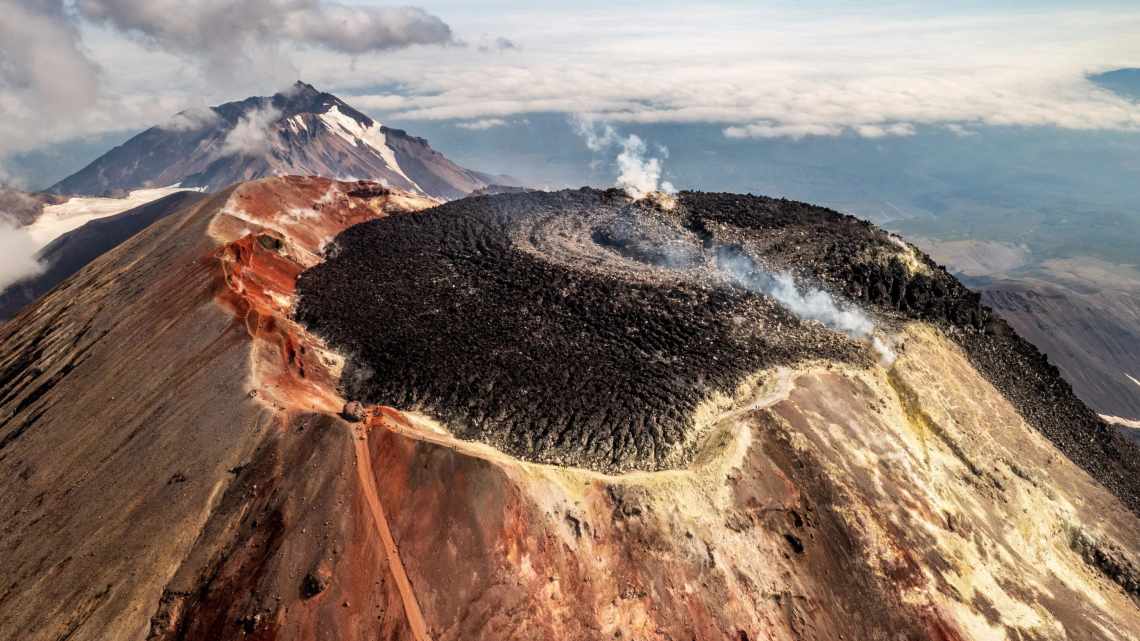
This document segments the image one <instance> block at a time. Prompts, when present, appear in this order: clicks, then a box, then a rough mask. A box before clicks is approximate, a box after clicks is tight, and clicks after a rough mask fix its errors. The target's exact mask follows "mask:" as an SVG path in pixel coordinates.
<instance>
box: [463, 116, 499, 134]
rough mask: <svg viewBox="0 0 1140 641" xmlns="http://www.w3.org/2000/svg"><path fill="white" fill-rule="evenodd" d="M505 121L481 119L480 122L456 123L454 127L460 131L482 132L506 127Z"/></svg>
mask: <svg viewBox="0 0 1140 641" xmlns="http://www.w3.org/2000/svg"><path fill="white" fill-rule="evenodd" d="M507 124H508V123H507V120H506V119H504V118H483V119H481V120H470V121H467V122H460V123H456V125H455V126H456V127H459V128H460V129H468V130H471V131H482V130H484V129H493V128H495V127H505V126H507Z"/></svg>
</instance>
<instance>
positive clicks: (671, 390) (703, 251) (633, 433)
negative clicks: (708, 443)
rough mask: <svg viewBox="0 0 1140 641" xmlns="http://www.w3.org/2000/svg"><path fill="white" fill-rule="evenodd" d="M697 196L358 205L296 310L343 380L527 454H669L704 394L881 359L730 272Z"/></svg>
mask: <svg viewBox="0 0 1140 641" xmlns="http://www.w3.org/2000/svg"><path fill="white" fill-rule="evenodd" d="M706 198H715V196H712V195H705V194H695V193H686V194H683V195H681V196H680V199H679V200H678V201H672V202H669V203H666V204H665V205H663V204H662V203H661V202H658V201H654V200H649V199H646V200H640V201H631V200H630V199H629V198H628V197H626V196H625V195H624V194H623V193H621V192H618V191H614V190H611V191H598V190H591V189H582V190H568V191H561V192H554V193H547V192H531V193H510V194H501V195H496V196H485V197H476V198H468V199H465V200H462V201H456V202H452V203H448V204H445V205H442V206H439V207H436V208H433V209H431V210H427V211H424V212H421V213H418V214H415V215H406V216H393V217H389V218H385V219H380V220H374V221H369V222H366V223H363V224H360V225H357V226H354V227H352V228H350V229H348V230H346V231H345V232H343V233H342V234H341V235H340V236H338V237H337V239H336V241H335V243H334V244H333V246H332V248H331V250H330V251H329V252H328V256H327V259H326V261H325V262H323V263H321V264H320V265H317V266H315V267H313V268H311V269H309V270H307V271H306V272H304V273H303V274H302V275H301V277H300V279H299V281H298V293H299V296H300V298H299V301H298V304H297V307H296V311H295V315H296V318H297V319H298V320H299V321H300V322H302V323H303V324H305V325H307V326H308V327H309V328H310V330H312V331H314V332H316V333H317V334H318V335H320V336H322V337H323V338H325V339H326V340H327V341H328V342H329V343H330V344H331V345H332V346H333V347H335V348H337V349H339V350H341V351H343V352H344V353H346V354H348V355H350V358H349V363H348V365H347V366H346V369H345V373H344V375H343V377H342V381H341V384H342V388H343V390H344V393H345V396H346V397H348V398H353V399H359V400H362V401H364V402H367V403H373V404H382V405H390V406H393V407H397V408H400V409H408V410H410V409H414V410H421V411H424V412H425V413H428V414H430V415H432V416H435V417H437V418H439V419H441V420H442V421H443V422H444V423H445V424H446V425H447V426H448V427H449V428H450V429H452V430H453V431H454V432H455V433H456V434H457V435H458V436H460V437H462V438H466V439H475V440H480V441H483V442H486V443H488V444H491V445H493V446H495V447H498V448H500V449H503V450H505V451H507V452H509V453H511V454H514V455H516V456H519V457H520V458H524V459H527V460H531V461H537V462H545V463H556V464H561V465H574V466H582V467H589V468H593V469H599V470H603V471H622V470H630V469H643V470H654V469H664V468H671V467H677V466H681V465H684V464H685V463H687V461H688V460H689V459H690V458H691V456H692V454H693V450H694V447H693V445H694V443H695V441H696V439H697V437H698V436H699V434H700V432H701V427H702V425H701V424H700V422H699V421H698V419H697V418H696V417H697V416H698V415H700V412H699V409H700V407H701V405H702V403H705V402H708V401H710V399H713V398H714V397H715V396H716V395H717V394H727V395H730V394H732V393H733V392H734V391H735V390H737V388H738V387H739V386H740V385H741V384H742V383H743V382H745V381H746V380H747V379H748V378H749V376H750V375H753V374H755V373H757V372H759V371H761V370H764V369H766V368H770V367H774V366H778V365H784V364H790V363H794V362H801V361H806V360H815V359H826V360H829V361H833V362H842V363H853V364H854V363H858V364H861V365H866V366H869V365H871V364H872V363H873V358H874V357H873V355H872V353H871V351H870V349H869V348H868V347H867V346H866V345H865V344H864V343H862V342H860V341H856V340H852V339H850V338H848V337H847V336H845V335H843V334H841V333H838V332H835V331H831V330H829V329H826V328H824V327H823V326H821V325H819V324H818V323H811V322H804V321H801V320H799V319H798V318H797V317H796V316H795V315H793V314H792V313H791V312H790V311H788V310H787V309H786V308H784V307H783V306H781V305H780V304H778V303H776V302H775V301H774V300H772V299H770V298H768V297H766V296H763V295H759V294H756V293H753V292H750V291H747V290H746V289H743V288H741V287H737V286H734V285H733V284H731V283H729V282H726V281H725V279H724V278H723V276H722V275H720V274H719V272H718V270H717V269H716V265H715V252H710V251H708V248H709V247H710V246H713V245H714V244H717V243H718V242H719V241H717V240H716V239H714V238H713V236H714V235H715V234H714V233H712V232H710V231H708V229H707V227H709V225H710V221H709V220H708V219H707V218H705V217H702V216H700V215H697V214H694V213H693V211H694V210H695V207H694V206H693V205H694V204H695V203H699V202H700V201H701V200H702V199H706ZM766 202H768V201H767V200H764V199H755V202H753V203H752V204H753V206H754V207H758V206H761V205H763V204H764V203H766ZM719 210H720V209H719V208H718V211H719ZM735 232H736V233H737V234H738V236H740V237H739V238H738V239H737V240H738V241H743V240H747V238H748V236H749V230H748V229H747V228H740V229H736V230H735ZM756 240H760V239H759V237H757V238H756ZM718 246H719V245H718ZM732 247H734V248H737V249H738V250H739V251H746V249H745V248H744V246H743V245H741V244H740V243H739V242H738V243H737V244H734V245H732ZM894 249H895V251H897V248H894Z"/></svg>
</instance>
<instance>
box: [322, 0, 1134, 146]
mask: <svg viewBox="0 0 1140 641" xmlns="http://www.w3.org/2000/svg"><path fill="white" fill-rule="evenodd" d="M897 11H898V10H897V9H889V8H881V7H880V8H869V9H868V8H861V9H850V10H847V13H845V12H844V11H843V10H841V9H835V10H834V11H829V12H812V13H808V12H799V11H797V10H793V9H783V10H772V9H759V8H747V7H729V8H725V7H721V8H709V9H705V10H702V11H701V12H699V13H698V12H691V11H684V10H680V9H677V10H671V9H668V8H665V9H661V10H660V11H653V12H639V13H637V14H636V15H633V14H629V15H626V14H623V13H621V11H620V10H615V11H610V12H607V13H606V14H605V15H604V16H601V15H591V16H588V17H583V16H578V17H577V18H576V19H570V16H568V15H561V14H559V13H557V11H555V10H551V11H550V13H530V14H527V15H525V16H521V17H518V18H516V19H514V20H505V21H502V24H501V27H502V28H503V29H508V30H509V29H518V30H521V31H524V32H529V36H528V37H527V38H525V39H524V38H519V39H518V40H519V42H520V43H521V46H522V47H523V48H522V49H521V51H522V52H525V53H519V54H512V55H510V56H506V57H503V56H489V57H485V58H479V59H477V60H471V59H470V56H466V57H457V56H456V55H455V53H454V52H444V53H443V54H441V55H434V56H433V57H432V59H431V60H430V61H428V60H426V59H424V58H423V57H422V56H421V55H420V54H418V53H417V52H407V53H403V54H400V56H399V57H398V64H390V65H387V66H385V67H384V68H380V67H375V68H373V67H368V66H366V65H365V66H362V67H361V68H360V69H357V70H356V71H357V72H365V73H367V74H368V77H369V79H370V81H374V82H379V83H384V84H391V85H397V86H399V87H401V90H400V91H399V92H388V93H366V94H365V95H364V96H363V97H362V102H363V103H364V104H366V105H369V106H371V107H372V108H374V109H378V110H383V111H385V112H388V114H389V116H388V117H389V118H391V119H394V120H409V119H411V120H414V119H452V118H455V119H484V118H505V117H508V116H512V115H516V114H521V113H527V112H563V113H583V114H587V115H591V116H593V117H594V118H596V119H599V120H607V121H610V122H640V123H651V122H652V123H658V122H682V123H685V122H702V123H717V124H722V125H723V129H724V132H725V135H726V136H728V137H733V138H761V139H762V138H793V139H795V138H806V137H812V136H838V135H856V136H862V137H866V138H882V137H887V136H909V135H913V134H914V133H915V132H916V128H917V127H919V126H923V125H934V126H947V125H955V126H956V128H958V130H959V131H961V130H962V129H960V128H963V127H971V126H978V125H999V126H1050V127H1060V128H1066V129H1078V130H1081V129H1105V130H1127V131H1137V130H1140V105H1137V104H1136V103H1132V102H1129V101H1127V100H1125V99H1123V98H1121V97H1119V96H1116V95H1113V94H1111V93H1109V92H1106V91H1104V90H1103V89H1101V88H1098V87H1097V86H1095V85H1093V84H1092V83H1090V82H1089V81H1088V80H1087V79H1086V77H1085V76H1086V74H1087V73H1088V72H1090V71H1095V70H1099V69H1104V68H1111V67H1115V66H1127V65H1129V64H1132V65H1135V64H1136V63H1137V61H1140V39H1137V38H1135V37H1133V36H1134V34H1135V33H1137V32H1140V10H1129V9H1120V8H1117V9H1115V10H1113V11H1097V10H1095V9H1094V8H1090V9H1089V10H1087V11H1052V12H1037V13H1028V12H1024V11H1022V12H1013V11H1009V12H1004V13H1003V12H1000V11H996V10H989V11H987V12H985V13H980V14H977V15H941V16H940V15H927V16H919V17H914V16H913V15H906V16H903V15H901V14H898V13H897ZM480 26H485V25H480ZM461 58H462V59H461ZM429 69H430V71H429ZM322 73H327V74H328V75H329V76H331V77H333V78H334V80H333V83H334V84H339V85H342V86H351V85H352V84H353V79H352V75H351V74H347V73H341V72H339V71H338V70H335V69H322Z"/></svg>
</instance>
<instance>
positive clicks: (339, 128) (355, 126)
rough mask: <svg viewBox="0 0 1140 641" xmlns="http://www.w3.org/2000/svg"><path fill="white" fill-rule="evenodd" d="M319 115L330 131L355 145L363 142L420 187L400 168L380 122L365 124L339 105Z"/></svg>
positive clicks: (391, 167) (386, 162) (401, 174)
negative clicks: (343, 110) (342, 109)
mask: <svg viewBox="0 0 1140 641" xmlns="http://www.w3.org/2000/svg"><path fill="white" fill-rule="evenodd" d="M319 117H320V119H321V120H322V121H323V122H324V123H325V125H326V126H327V127H328V128H329V131H331V132H332V133H334V134H336V135H338V136H340V137H341V138H343V139H345V140H347V141H348V142H350V143H352V144H353V145H356V146H360V144H361V143H363V144H364V145H365V146H367V147H369V148H370V149H372V150H373V151H375V152H376V153H377V154H379V155H380V157H381V158H383V159H384V163H385V164H386V165H388V167H389V168H390V169H391V170H392V171H394V172H396V173H397V174H399V175H400V176H401V177H403V178H404V179H405V180H407V181H408V182H409V183H410V184H412V185H414V186H415V188H416V189H420V187H419V185H416V182H415V181H414V180H412V179H411V178H409V177H408V175H407V174H405V173H404V170H403V169H400V164H399V163H398V162H396V151H395V150H394V149H392V147H390V146H389V145H388V137H387V136H386V135H385V134H384V129H383V127H382V125H381V124H380V123H378V122H373V123H372V124H371V125H369V126H364V125H362V124H360V122H359V121H357V120H356V119H355V118H353V117H352V116H349V115H348V114H346V113H344V112H342V111H341V110H340V107H338V106H337V105H333V106H331V107H329V109H328V111H325V112H324V113H322V114H320V116H319ZM421 191H422V190H421Z"/></svg>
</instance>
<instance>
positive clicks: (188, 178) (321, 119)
mask: <svg viewBox="0 0 1140 641" xmlns="http://www.w3.org/2000/svg"><path fill="white" fill-rule="evenodd" d="M286 174H300V175H319V176H326V177H330V178H341V179H348V178H352V179H369V180H376V181H379V182H382V183H385V184H388V185H390V186H392V187H398V188H400V189H406V190H408V191H412V192H415V193H419V194H423V195H427V196H432V197H435V198H442V199H454V198H460V197H463V196H465V195H467V194H469V193H471V192H472V191H475V190H477V189H481V188H483V187H486V186H488V185H490V184H494V183H503V182H504V178H503V177H501V176H490V175H487V174H483V173H480V172H477V171H472V170H469V169H465V168H463V167H460V166H459V165H457V164H455V163H453V162H451V161H450V160H448V159H447V158H446V157H445V156H444V155H443V154H441V153H439V152H437V151H435V150H434V149H432V148H431V146H430V145H428V142H427V140H424V139H423V138H418V137H415V136H411V135H409V134H408V133H407V132H405V131H403V130H401V129H392V128H389V127H385V126H384V125H382V124H380V123H378V122H376V121H374V120H372V119H371V118H369V117H368V116H366V115H364V114H363V113H361V112H359V111H357V110H356V109H354V108H352V107H351V106H349V105H348V104H347V103H345V102H344V101H343V100H341V99H340V98H337V97H336V96H334V95H332V94H329V93H324V92H321V91H317V90H316V89H315V88H313V86H311V85H308V84H305V83H303V82H297V83H296V84H294V85H293V86H292V87H291V88H290V89H289V90H288V91H286V92H282V93H277V94H274V95H273V96H270V97H253V98H246V99H245V100H241V101H238V102H229V103H226V104H223V105H219V106H217V107H212V108H210V109H204V110H201V111H184V112H181V113H179V114H178V115H177V116H175V118H173V119H172V120H171V121H170V122H168V123H165V124H163V125H160V126H156V127H151V128H150V129H148V130H146V131H144V132H142V133H141V134H139V135H137V136H135V137H134V138H131V139H130V140H128V141H127V142H126V143H124V144H122V145H120V146H118V147H115V148H114V149H112V150H111V151H109V152H107V153H106V154H104V155H103V156H101V157H99V158H98V159H96V160H95V161H94V162H92V163H91V164H90V165H88V166H87V167H85V168H83V169H82V170H80V171H79V172H77V173H75V174H73V175H71V176H69V177H67V178H65V179H63V180H61V181H60V182H58V183H56V184H55V185H54V186H52V187H51V188H50V189H49V190H48V191H50V192H52V193H56V194H85V195H104V194H112V195H116V194H121V193H122V192H124V191H128V190H131V189H138V188H141V187H155V186H165V185H173V184H176V183H180V184H181V185H182V186H183V187H202V188H205V189H206V190H207V191H217V190H219V189H222V188H224V187H226V186H228V185H231V184H234V183H237V182H241V181H245V180H252V179H256V178H262V177H266V176H274V175H286Z"/></svg>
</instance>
